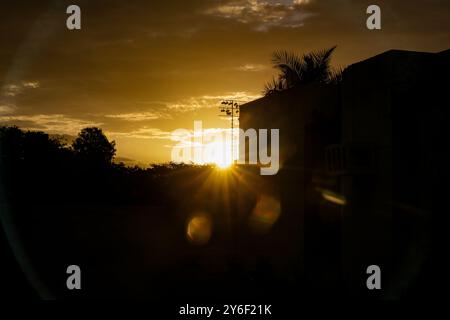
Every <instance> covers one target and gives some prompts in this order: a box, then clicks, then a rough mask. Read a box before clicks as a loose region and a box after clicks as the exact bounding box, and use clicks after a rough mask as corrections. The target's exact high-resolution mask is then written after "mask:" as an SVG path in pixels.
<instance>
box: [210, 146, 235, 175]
mask: <svg viewBox="0 0 450 320" xmlns="http://www.w3.org/2000/svg"><path fill="white" fill-rule="evenodd" d="M203 151H204V153H203V163H208V164H214V165H216V166H217V168H219V169H228V168H230V167H231V166H232V165H233V162H234V161H233V159H232V157H231V145H230V143H228V142H227V141H226V140H219V141H214V142H211V143H208V144H205V145H204V147H203Z"/></svg>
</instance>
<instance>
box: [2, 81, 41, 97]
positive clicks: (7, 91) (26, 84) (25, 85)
mask: <svg viewBox="0 0 450 320" xmlns="http://www.w3.org/2000/svg"><path fill="white" fill-rule="evenodd" d="M39 87H40V83H39V82H38V81H22V82H21V83H10V84H7V85H5V86H3V88H2V89H1V91H0V92H1V95H2V96H5V97H15V96H17V95H19V94H21V93H23V91H24V90H26V89H36V88H39Z"/></svg>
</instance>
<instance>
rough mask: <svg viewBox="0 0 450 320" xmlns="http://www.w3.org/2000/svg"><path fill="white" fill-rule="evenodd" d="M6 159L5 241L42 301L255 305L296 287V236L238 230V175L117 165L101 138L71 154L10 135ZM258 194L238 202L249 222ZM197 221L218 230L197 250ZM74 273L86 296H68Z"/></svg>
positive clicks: (88, 137) (81, 143) (47, 140)
mask: <svg viewBox="0 0 450 320" xmlns="http://www.w3.org/2000/svg"><path fill="white" fill-rule="evenodd" d="M0 148H1V149H0V154H1V158H0V161H1V179H0V182H1V193H0V194H1V197H2V198H1V214H2V222H3V224H4V228H5V232H6V235H8V237H7V240H8V242H9V244H10V246H11V248H12V252H13V253H14V254H15V257H16V258H17V260H18V262H19V265H20V267H21V268H22V270H23V272H24V274H26V275H27V276H28V277H29V280H30V283H31V284H32V286H33V287H34V289H36V290H37V291H38V293H39V294H40V295H41V296H43V297H150V298H158V299H166V298H169V297H170V298H171V299H177V298H179V299H180V301H182V302H185V301H187V299H193V298H195V297H203V298H207V299H219V298H222V299H223V298H227V299H228V298H238V297H254V298H255V299H256V298H257V297H267V295H268V294H269V293H270V294H272V295H274V296H277V295H278V293H277V292H278V290H276V287H283V288H284V290H285V292H286V294H287V293H288V292H289V291H288V290H287V287H286V285H290V286H293V285H298V279H299V277H298V275H299V273H300V269H299V268H298V265H297V263H298V261H297V260H298V256H296V253H295V247H296V246H297V245H298V244H297V243H295V242H293V241H292V238H290V236H291V234H289V232H286V230H281V232H278V233H277V231H276V230H273V232H271V233H267V232H266V233H264V232H249V230H248V227H247V225H248V224H247V223H244V222H242V226H241V227H238V224H239V223H238V222H237V221H244V219H245V218H244V217H239V216H238V215H236V212H237V211H236V208H235V207H234V205H233V203H236V201H235V199H236V194H235V192H234V191H233V190H234V189H235V187H234V184H235V183H236V181H237V179H239V175H235V174H234V173H232V172H231V171H221V170H218V169H216V168H215V167H212V166H195V165H181V164H173V163H169V164H165V165H153V166H150V167H149V168H145V169H144V168H139V167H134V168H131V167H126V166H124V165H123V164H116V163H114V162H113V157H114V153H115V146H114V143H110V142H109V141H108V140H107V139H106V137H105V136H104V135H103V133H102V132H101V130H99V129H96V128H90V129H85V130H83V131H82V132H81V133H80V135H79V136H78V138H77V139H76V140H75V141H74V142H73V144H72V145H71V146H67V145H64V144H63V143H61V142H60V141H58V140H55V139H52V138H51V137H49V135H47V134H45V133H42V132H24V131H22V130H20V129H18V128H16V127H4V128H1V129H0ZM254 184H255V185H257V187H258V188H257V191H255V192H253V191H249V190H245V189H243V191H242V194H241V199H245V200H244V201H241V202H240V205H241V209H242V208H244V209H242V210H241V212H244V211H245V212H251V208H252V207H253V206H254V204H255V201H256V198H257V193H260V192H261V191H262V190H264V185H263V184H262V183H259V182H257V181H254ZM198 213H201V214H203V215H206V216H207V217H208V219H210V221H211V224H212V226H213V227H212V234H211V236H210V237H208V239H206V241H203V240H205V239H203V238H202V237H203V236H202V233H201V232H202V231H201V230H200V234H199V237H200V241H197V240H198V239H195V235H194V239H189V238H188V236H187V232H186V225H187V223H188V222H189V219H190V217H192V216H193V215H195V214H198ZM239 219H240V220H239ZM239 228H240V230H239ZM263 231H264V230H263ZM294 231H295V230H293V232H294ZM190 240H194V241H190ZM283 241H284V242H290V243H291V245H290V246H286V245H285V243H283ZM293 250H294V251H293ZM288 251H289V252H288ZM72 264H75V265H79V266H80V268H81V270H82V290H80V291H77V290H73V291H69V290H67V288H66V279H67V276H68V275H67V274H66V268H67V266H69V265H72ZM219 301H220V300H219ZM261 302H262V301H261V300H260V303H261Z"/></svg>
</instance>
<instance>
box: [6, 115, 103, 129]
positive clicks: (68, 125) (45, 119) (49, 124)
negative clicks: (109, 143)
mask: <svg viewBox="0 0 450 320" xmlns="http://www.w3.org/2000/svg"><path fill="white" fill-rule="evenodd" d="M0 124H7V125H9V124H21V125H20V126H21V127H22V129H26V130H43V131H45V132H48V133H66V134H78V132H80V130H81V129H83V128H86V127H99V126H102V125H103V123H96V122H92V121H86V120H82V119H78V118H74V117H71V116H67V115H63V114H50V115H45V114H37V115H15V116H1V115H0Z"/></svg>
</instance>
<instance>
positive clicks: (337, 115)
mask: <svg viewBox="0 0 450 320" xmlns="http://www.w3.org/2000/svg"><path fill="white" fill-rule="evenodd" d="M449 66H450V50H447V51H444V52H440V53H422V52H410V51H400V50H391V51H387V52H385V53H382V54H380V55H377V56H375V57H372V58H370V59H367V60H364V61H362V62H358V63H355V64H353V65H350V66H349V67H347V68H346V69H345V70H344V73H343V80H342V81H341V82H340V83H339V84H329V85H307V86H303V87H299V88H293V89H290V90H286V91H283V92H279V93H275V94H272V95H270V96H267V97H264V98H261V99H258V100H255V101H252V102H250V103H247V104H245V105H243V106H241V109H240V119H239V120H240V127H241V128H242V129H244V130H246V129H248V128H254V129H272V128H273V129H276V128H277V129H280V160H281V163H282V165H281V169H280V172H279V173H278V178H277V180H276V181H277V183H278V189H279V197H280V200H281V207H282V214H281V216H280V219H279V221H278V223H279V228H284V227H287V226H289V229H290V230H297V231H300V235H296V234H295V232H292V234H291V235H292V240H293V241H294V240H295V241H297V242H296V245H299V244H300V246H301V247H303V248H304V252H302V253H301V255H302V256H303V258H304V259H303V261H302V263H303V267H304V268H305V270H304V271H305V277H306V278H307V279H309V281H311V282H312V286H313V287H314V288H316V289H317V290H318V291H320V290H322V289H330V288H331V289H333V288H335V289H336V290H342V289H344V288H342V286H345V287H346V288H348V289H349V291H350V292H352V293H361V292H367V291H368V290H367V288H366V282H365V279H367V277H368V275H367V274H366V268H367V267H368V266H369V265H372V264H375V265H379V266H380V267H381V270H382V273H383V285H384V289H385V290H383V296H384V297H390V296H397V295H400V294H402V293H403V292H405V290H406V289H407V287H408V286H411V285H414V283H415V281H416V280H417V278H418V276H419V274H420V272H421V269H422V268H423V267H424V266H425V265H426V264H427V261H429V259H431V256H430V254H431V253H430V252H429V242H430V239H429V237H430V233H429V231H430V230H429V218H430V214H431V212H432V210H433V203H435V201H436V199H437V198H439V197H440V195H441V194H442V195H443V192H444V191H443V190H444V189H445V185H444V183H445V181H444V178H443V176H444V175H442V174H441V173H442V172H443V171H445V172H446V171H448V163H450V161H449V156H448V150H447V148H446V147H445V146H446V143H445V141H444V132H445V131H446V130H445V128H446V124H447V121H448V120H447V119H448V106H447V105H448V99H447V92H446V90H448V84H449V81H448V74H449V71H450V68H449ZM445 136H446V135H445ZM240 143H244V142H243V141H240ZM267 179H272V180H273V181H275V180H274V178H273V177H267ZM293 224H296V225H297V226H298V228H294V227H293V226H292V225H293Z"/></svg>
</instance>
